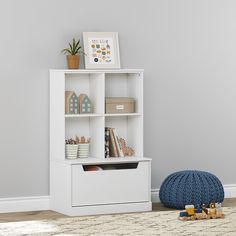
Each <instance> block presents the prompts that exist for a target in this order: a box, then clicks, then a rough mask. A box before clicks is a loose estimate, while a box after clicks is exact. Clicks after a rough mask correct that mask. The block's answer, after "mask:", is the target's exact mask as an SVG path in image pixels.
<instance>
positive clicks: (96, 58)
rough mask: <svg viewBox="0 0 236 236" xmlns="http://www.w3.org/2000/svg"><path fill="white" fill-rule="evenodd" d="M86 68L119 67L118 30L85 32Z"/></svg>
mask: <svg viewBox="0 0 236 236" xmlns="http://www.w3.org/2000/svg"><path fill="white" fill-rule="evenodd" d="M83 41H84V52H85V54H86V55H85V68H86V69H119V68H120V54H119V42H118V33H117V32H84V33H83Z"/></svg>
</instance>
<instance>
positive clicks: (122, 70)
mask: <svg viewBox="0 0 236 236" xmlns="http://www.w3.org/2000/svg"><path fill="white" fill-rule="evenodd" d="M50 72H64V73H67V74H70V73H71V74H74V73H108V74H109V73H121V74H122V73H141V72H144V69H107V70H104V69H97V70H95V69H93V70H86V69H78V70H69V69H50Z"/></svg>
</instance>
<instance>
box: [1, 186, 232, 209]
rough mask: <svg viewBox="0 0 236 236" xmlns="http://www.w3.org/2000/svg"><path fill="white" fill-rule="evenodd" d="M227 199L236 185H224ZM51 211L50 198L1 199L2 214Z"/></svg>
mask: <svg viewBox="0 0 236 236" xmlns="http://www.w3.org/2000/svg"><path fill="white" fill-rule="evenodd" d="M224 190H225V198H236V184H226V185H224ZM151 196H152V202H160V199H159V189H152V194H151ZM42 210H50V197H49V196H37V197H18V198H0V213H7V212H24V211H42Z"/></svg>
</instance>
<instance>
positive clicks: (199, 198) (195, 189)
mask: <svg viewBox="0 0 236 236" xmlns="http://www.w3.org/2000/svg"><path fill="white" fill-rule="evenodd" d="M159 196H160V200H161V202H162V203H163V204H164V205H165V206H166V207H170V208H176V209H184V207H185V205H191V204H193V205H195V206H196V205H199V204H202V203H204V204H206V205H209V204H210V203H211V202H223V200H224V189H223V186H222V183H221V182H220V180H219V179H218V178H217V177H216V176H215V175H213V174H211V173H208V172H204V171H197V170H185V171H179V172H175V173H173V174H171V175H169V176H168V177H167V178H166V179H165V180H164V182H163V183H162V185H161V188H160V192H159Z"/></svg>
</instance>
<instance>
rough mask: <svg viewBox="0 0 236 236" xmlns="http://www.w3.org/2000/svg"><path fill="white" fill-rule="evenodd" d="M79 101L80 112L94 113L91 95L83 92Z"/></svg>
mask: <svg viewBox="0 0 236 236" xmlns="http://www.w3.org/2000/svg"><path fill="white" fill-rule="evenodd" d="M78 101H79V113H80V114H86V113H92V112H93V111H92V102H91V100H90V99H89V97H88V96H87V95H86V94H84V93H82V94H80V95H79V97H78Z"/></svg>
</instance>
